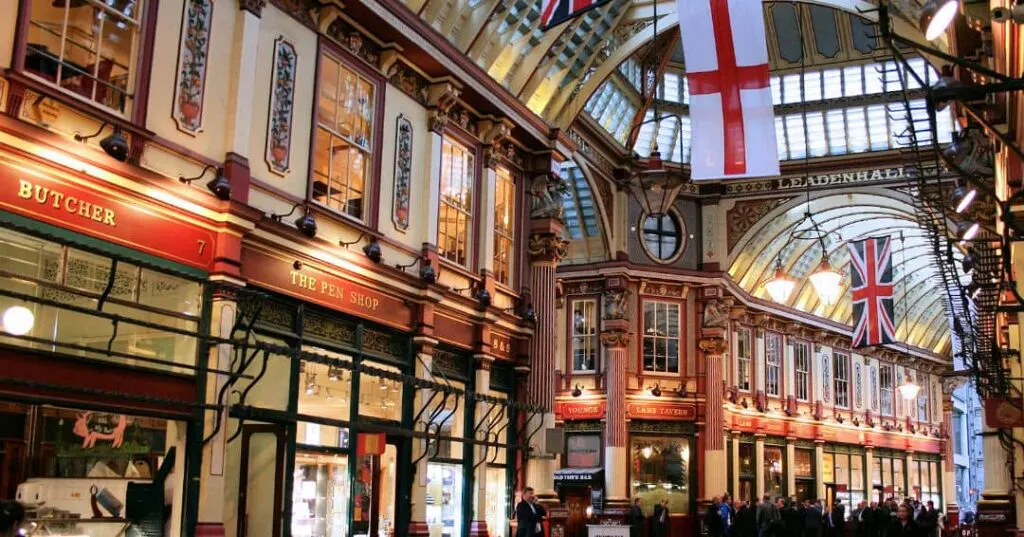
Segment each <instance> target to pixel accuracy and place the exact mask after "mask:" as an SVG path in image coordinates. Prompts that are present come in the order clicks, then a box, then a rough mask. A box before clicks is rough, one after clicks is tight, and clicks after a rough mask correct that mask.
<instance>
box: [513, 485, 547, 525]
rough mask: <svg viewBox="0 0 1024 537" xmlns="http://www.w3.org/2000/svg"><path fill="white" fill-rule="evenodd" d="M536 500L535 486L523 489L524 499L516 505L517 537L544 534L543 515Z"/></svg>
mask: <svg viewBox="0 0 1024 537" xmlns="http://www.w3.org/2000/svg"><path fill="white" fill-rule="evenodd" d="M536 500H537V496H536V494H534V492H533V487H526V488H525V489H523V493H522V499H520V500H519V503H518V504H517V505H516V537H535V536H536V535H543V534H544V526H543V525H542V524H541V517H542V515H541V513H540V512H539V511H538V507H539V506H538V505H536Z"/></svg>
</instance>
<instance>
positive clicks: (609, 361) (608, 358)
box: [601, 289, 630, 508]
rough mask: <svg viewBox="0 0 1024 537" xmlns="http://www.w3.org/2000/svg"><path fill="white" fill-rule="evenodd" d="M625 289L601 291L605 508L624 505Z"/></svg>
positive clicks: (626, 459)
mask: <svg viewBox="0 0 1024 537" xmlns="http://www.w3.org/2000/svg"><path fill="white" fill-rule="evenodd" d="M628 297H629V291H627V290H625V289H617V290H609V291H606V292H605V294H604V298H603V300H604V303H605V307H604V311H605V313H604V316H603V317H604V321H603V323H604V330H603V331H602V332H601V344H602V345H603V347H604V350H605V351H606V352H605V365H604V376H605V386H606V387H607V390H606V396H605V397H606V408H607V410H606V412H607V414H606V415H605V438H604V443H605V448H604V455H605V456H604V482H605V498H606V501H605V508H609V507H612V508H614V507H621V508H626V506H627V505H628V504H629V490H628V486H627V481H626V476H627V473H628V466H629V456H628V453H629V449H628V446H627V445H626V440H627V435H626V362H627V360H629V340H630V333H629V320H628V319H626V303H627V302H628Z"/></svg>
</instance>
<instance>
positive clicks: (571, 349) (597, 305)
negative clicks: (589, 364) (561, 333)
mask: <svg viewBox="0 0 1024 537" xmlns="http://www.w3.org/2000/svg"><path fill="white" fill-rule="evenodd" d="M578 302H591V303H593V304H594V329H595V330H594V333H593V334H581V335H576V334H575V322H574V321H573V319H572V315H573V312H574V311H575V308H576V303H578ZM568 306H569V307H568V308H567V311H568V314H569V316H570V319H569V322H567V323H566V325H567V326H566V332H567V336H568V337H567V339H566V341H567V342H568V343H569V344H568V345H566V355H567V356H566V361H567V362H568V363H567V364H566V365H567V367H566V368H565V369H566V371H568V372H569V376H570V377H572V376H573V375H596V374H597V373H598V372H599V371H600V370H601V365H602V364H601V301H600V299H599V297H598V296H597V295H587V296H578V297H573V298H570V299H569V304H568ZM576 338H586V339H591V338H592V340H593V343H594V351H595V352H594V368H593V369H576V353H575V351H576V347H575V345H576Z"/></svg>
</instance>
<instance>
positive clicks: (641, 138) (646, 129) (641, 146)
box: [633, 110, 654, 157]
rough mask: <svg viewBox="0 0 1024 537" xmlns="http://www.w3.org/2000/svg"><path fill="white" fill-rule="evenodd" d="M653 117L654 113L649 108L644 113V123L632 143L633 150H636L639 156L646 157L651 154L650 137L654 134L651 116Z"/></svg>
mask: <svg viewBox="0 0 1024 537" xmlns="http://www.w3.org/2000/svg"><path fill="white" fill-rule="evenodd" d="M653 117H654V113H653V112H651V111H650V110H648V111H647V113H646V114H644V124H643V125H641V126H640V134H638V135H637V137H636V143H635V144H633V151H636V152H637V154H638V155H640V156H641V157H648V156H650V155H651V137H652V136H654V122H653V121H651V118H653Z"/></svg>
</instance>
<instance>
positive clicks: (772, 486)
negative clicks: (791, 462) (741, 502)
mask: <svg viewBox="0 0 1024 537" xmlns="http://www.w3.org/2000/svg"><path fill="white" fill-rule="evenodd" d="M785 453H786V448H785V447H784V446H771V445H766V446H764V468H763V472H762V475H763V477H764V493H765V494H766V495H768V496H771V497H772V498H773V499H774V498H778V497H780V496H785V495H786V459H785Z"/></svg>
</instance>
